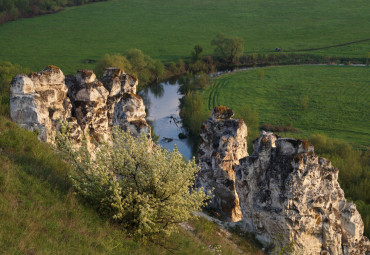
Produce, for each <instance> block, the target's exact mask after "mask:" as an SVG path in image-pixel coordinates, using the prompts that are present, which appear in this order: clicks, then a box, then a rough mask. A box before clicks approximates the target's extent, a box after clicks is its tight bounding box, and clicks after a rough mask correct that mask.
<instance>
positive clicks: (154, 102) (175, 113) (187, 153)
mask: <svg viewBox="0 0 370 255" xmlns="http://www.w3.org/2000/svg"><path fill="white" fill-rule="evenodd" d="M180 86H181V84H180V83H179V80H176V81H174V82H171V83H170V82H169V81H166V82H161V83H159V84H153V85H151V86H149V87H146V88H145V89H143V90H142V91H140V92H139V95H140V96H141V97H142V98H143V100H144V104H145V108H146V113H147V116H146V119H147V122H148V124H149V125H151V126H152V127H153V132H154V134H155V135H159V139H158V141H157V143H158V144H159V145H160V146H162V147H163V148H165V149H167V150H169V151H172V150H173V148H174V146H175V145H176V146H177V149H178V150H179V152H180V153H181V154H182V155H183V156H184V157H185V158H186V159H191V158H192V156H193V148H194V143H193V142H192V140H191V139H190V138H189V137H186V138H184V139H180V138H179V134H180V133H183V134H186V133H187V132H186V130H185V129H184V128H183V126H182V121H181V118H180V116H179V112H180V98H181V97H183V95H181V94H180V92H179V87H180Z"/></svg>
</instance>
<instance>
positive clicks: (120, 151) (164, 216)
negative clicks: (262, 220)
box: [56, 129, 208, 237]
mask: <svg viewBox="0 0 370 255" xmlns="http://www.w3.org/2000/svg"><path fill="white" fill-rule="evenodd" d="M56 142H57V145H58V147H59V148H60V149H61V150H62V151H63V152H65V155H67V156H68V160H69V161H70V162H71V163H72V165H73V169H74V170H73V172H72V173H71V174H70V178H71V180H72V182H73V185H74V187H75V189H76V191H77V193H79V194H81V195H82V196H83V197H85V198H86V199H87V200H88V201H89V202H90V203H92V204H93V205H94V206H96V208H97V209H98V210H99V211H100V212H101V213H103V214H106V215H108V216H110V217H112V218H113V219H114V220H115V221H117V222H119V223H121V224H122V226H124V227H125V229H126V230H127V231H128V232H129V233H131V234H132V235H134V236H136V237H150V236H152V235H156V234H158V233H165V234H170V233H171V232H173V231H174V230H175V229H176V228H175V225H176V223H180V222H184V221H187V220H188V219H190V218H192V217H194V216H193V212H195V211H198V210H200V209H201V207H202V206H204V205H205V201H206V200H207V199H208V196H207V195H206V194H205V193H204V191H203V190H195V189H194V188H193V184H194V179H195V174H196V173H197V172H198V171H199V169H198V167H197V165H196V164H195V161H194V159H193V160H191V161H189V162H188V163H186V162H185V161H184V159H183V158H182V155H181V154H180V153H179V152H178V151H177V149H176V148H175V150H174V151H173V152H171V153H170V152H168V151H166V150H164V149H162V148H161V147H159V146H154V147H153V148H150V146H149V145H150V144H149V143H150V141H149V140H148V139H147V138H146V137H145V136H144V135H143V136H141V137H140V138H139V139H138V138H135V137H133V136H131V135H130V133H128V132H125V131H121V130H118V129H115V130H114V131H113V136H112V142H106V143H101V144H99V145H98V146H96V149H95V150H94V152H93V153H91V154H90V153H89V151H88V146H87V143H86V142H85V143H84V144H83V145H82V146H80V147H79V149H76V146H74V145H73V142H72V141H71V140H70V139H68V136H67V135H63V134H59V135H58V136H57V139H56Z"/></svg>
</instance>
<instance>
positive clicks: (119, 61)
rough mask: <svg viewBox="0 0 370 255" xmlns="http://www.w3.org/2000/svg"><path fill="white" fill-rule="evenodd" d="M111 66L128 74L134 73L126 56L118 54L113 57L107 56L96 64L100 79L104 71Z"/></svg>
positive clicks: (95, 69)
mask: <svg viewBox="0 0 370 255" xmlns="http://www.w3.org/2000/svg"><path fill="white" fill-rule="evenodd" d="M111 66H114V67H118V68H120V69H122V70H124V71H125V72H127V73H130V72H132V65H131V63H130V61H128V60H127V58H126V57H125V56H122V55H120V54H118V53H116V54H113V55H109V54H105V55H104V57H103V58H102V59H101V60H99V61H98V62H97V63H96V66H95V68H94V71H95V73H96V75H97V76H98V77H101V76H102V75H103V72H104V70H105V69H106V68H107V67H111Z"/></svg>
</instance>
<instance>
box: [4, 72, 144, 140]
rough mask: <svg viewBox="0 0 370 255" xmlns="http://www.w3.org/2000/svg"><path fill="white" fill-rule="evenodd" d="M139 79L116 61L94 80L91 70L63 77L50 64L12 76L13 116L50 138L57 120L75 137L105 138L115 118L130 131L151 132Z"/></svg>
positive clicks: (120, 125)
mask: <svg viewBox="0 0 370 255" xmlns="http://www.w3.org/2000/svg"><path fill="white" fill-rule="evenodd" d="M137 84H138V81H137V79H136V78H135V77H133V76H130V75H128V74H125V73H124V71H122V70H120V69H118V68H114V67H110V68H107V69H106V70H105V72H104V75H103V77H102V79H101V80H98V79H97V78H96V75H95V74H94V72H93V71H91V70H80V71H78V72H77V74H76V76H68V77H65V76H64V74H63V72H62V71H61V70H60V69H59V68H58V67H56V66H48V67H46V68H45V69H44V70H43V71H41V72H40V73H31V74H30V75H29V76H26V75H23V74H21V75H17V76H16V77H14V79H13V81H12V83H11V99H10V111H11V118H12V119H13V121H15V122H16V123H18V124H19V125H20V126H21V127H23V128H25V129H27V130H35V131H36V130H37V132H38V137H39V139H40V140H42V141H48V142H50V138H51V137H52V136H54V134H55V131H56V130H57V129H58V125H59V123H60V121H64V122H67V123H68V125H69V129H70V130H69V132H70V134H71V136H72V137H73V138H74V139H75V140H76V141H77V142H78V141H80V140H81V138H82V134H85V135H88V137H90V138H94V139H95V140H97V141H100V140H106V139H108V137H109V134H110V132H111V128H112V126H113V123H116V124H115V125H117V126H119V127H120V128H124V129H130V130H131V131H132V133H133V134H134V135H139V134H140V133H141V132H145V133H146V134H148V135H149V136H150V128H149V125H148V124H147V123H146V121H145V106H144V103H143V100H142V99H141V97H139V96H138V95H136V94H135V93H136V86H137ZM125 111H127V112H125Z"/></svg>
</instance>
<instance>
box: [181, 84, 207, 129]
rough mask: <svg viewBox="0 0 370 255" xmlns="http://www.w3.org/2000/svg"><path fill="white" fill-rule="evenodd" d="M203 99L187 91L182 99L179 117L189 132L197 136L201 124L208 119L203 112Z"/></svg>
mask: <svg viewBox="0 0 370 255" xmlns="http://www.w3.org/2000/svg"><path fill="white" fill-rule="evenodd" d="M203 109H204V107H203V98H202V96H201V95H199V94H197V93H195V92H194V91H189V92H187V93H186V95H185V96H184V97H183V99H182V103H181V110H180V116H181V118H182V119H183V123H184V125H185V126H186V128H187V129H188V130H189V132H190V133H191V134H193V135H196V136H198V135H199V132H200V127H201V126H202V123H203V122H204V121H206V120H207V119H208V117H209V113H208V112H206V111H204V110H203Z"/></svg>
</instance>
